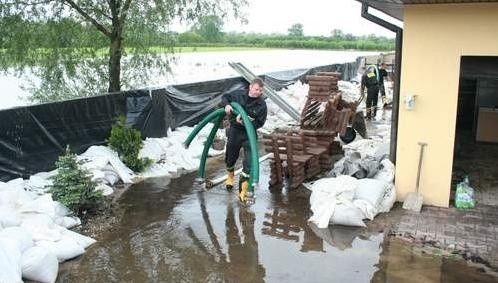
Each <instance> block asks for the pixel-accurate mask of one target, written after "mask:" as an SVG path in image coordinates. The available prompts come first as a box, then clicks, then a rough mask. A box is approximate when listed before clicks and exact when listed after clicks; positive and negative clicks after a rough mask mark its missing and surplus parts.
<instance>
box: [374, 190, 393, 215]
mask: <svg viewBox="0 0 498 283" xmlns="http://www.w3.org/2000/svg"><path fill="white" fill-rule="evenodd" d="M395 202H396V188H395V187H394V184H393V183H390V184H389V185H388V186H387V189H386V192H385V194H384V196H383V197H382V201H381V203H380V205H379V208H378V211H377V213H385V212H389V211H391V208H393V205H394V203H395Z"/></svg>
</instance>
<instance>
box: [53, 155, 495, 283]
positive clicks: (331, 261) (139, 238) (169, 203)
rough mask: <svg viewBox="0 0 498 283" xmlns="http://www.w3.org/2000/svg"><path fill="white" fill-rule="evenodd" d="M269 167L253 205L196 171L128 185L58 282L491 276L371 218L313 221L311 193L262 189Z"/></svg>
mask: <svg viewBox="0 0 498 283" xmlns="http://www.w3.org/2000/svg"><path fill="white" fill-rule="evenodd" d="M215 163H216V162H215ZM217 163H218V164H213V163H212V162H211V163H209V168H212V169H213V168H222V167H221V164H220V162H219V161H218V162H217ZM268 171H269V167H268V162H263V163H262V164H261V178H260V186H261V189H260V190H259V191H258V192H256V203H255V205H253V206H251V207H244V206H241V205H239V203H238V201H237V197H236V194H235V192H227V191H226V190H225V189H224V188H223V186H218V187H214V188H213V189H211V190H209V191H202V190H200V189H199V188H198V187H195V186H194V185H193V183H194V178H195V176H196V173H195V172H194V173H191V174H187V175H184V176H182V177H180V178H177V179H173V180H168V179H149V180H146V181H145V182H143V183H140V184H137V185H134V186H133V187H131V188H130V189H129V190H128V191H127V192H126V193H125V194H124V195H123V196H122V197H121V199H120V200H119V206H120V207H121V208H122V209H123V216H122V218H121V220H120V222H118V225H116V226H115V227H114V228H113V229H112V230H109V231H106V232H104V234H103V235H101V237H99V241H98V242H97V243H96V244H94V245H92V246H91V247H90V248H89V249H88V250H87V252H86V253H85V254H84V255H82V256H81V257H79V258H78V259H75V260H72V261H69V262H66V263H64V264H63V265H61V268H60V272H59V277H58V282H300V283H302V282H369V281H371V282H496V278H493V277H490V276H488V275H485V274H482V273H480V272H479V271H478V270H477V268H472V267H469V266H467V265H466V263H465V262H463V261H461V260H457V259H445V258H442V257H437V256H428V255H425V254H423V253H422V252H420V251H417V250H415V249H414V248H413V247H411V246H409V245H407V244H406V243H403V242H400V241H399V240H391V239H390V238H388V237H387V236H386V232H385V231H383V229H381V228H379V227H380V226H376V225H375V223H371V225H368V228H350V227H331V226H330V227H329V228H328V229H317V228H316V227H314V226H312V225H310V224H308V223H307V219H308V218H309V216H310V209H309V203H308V198H309V192H307V191H306V189H304V188H298V189H296V190H294V191H291V192H287V191H286V190H285V189H284V190H277V191H273V192H272V191H269V190H268V189H267V184H268V173H269V172H268ZM208 174H209V175H211V176H213V175H215V176H219V175H221V174H223V170H222V169H217V170H211V172H208ZM374 222H375V221H374Z"/></svg>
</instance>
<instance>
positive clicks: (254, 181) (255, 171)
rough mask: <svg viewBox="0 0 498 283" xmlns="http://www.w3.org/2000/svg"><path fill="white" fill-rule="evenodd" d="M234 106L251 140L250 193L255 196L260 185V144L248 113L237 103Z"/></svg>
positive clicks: (233, 103)
mask: <svg viewBox="0 0 498 283" xmlns="http://www.w3.org/2000/svg"><path fill="white" fill-rule="evenodd" d="M230 105H232V107H233V109H234V110H235V111H234V112H235V113H236V114H239V115H240V117H241V118H242V121H243V122H244V127H245V128H246V133H247V137H248V138H249V146H250V147H251V175H250V177H249V184H250V186H249V191H250V192H251V193H253V194H254V188H255V187H257V186H258V184H259V156H258V155H259V153H258V143H257V141H256V140H257V138H256V131H255V130H254V126H253V125H252V122H251V120H249V117H248V116H247V113H246V111H245V110H244V108H242V106H240V104H238V103H236V102H232V103H230Z"/></svg>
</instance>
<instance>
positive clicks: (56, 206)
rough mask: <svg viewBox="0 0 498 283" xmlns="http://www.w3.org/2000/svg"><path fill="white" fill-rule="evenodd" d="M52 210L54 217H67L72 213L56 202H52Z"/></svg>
mask: <svg viewBox="0 0 498 283" xmlns="http://www.w3.org/2000/svg"><path fill="white" fill-rule="evenodd" d="M54 210H55V216H56V217H62V216H68V215H70V214H72V211H71V210H69V208H67V207H66V206H65V205H63V204H62V203H60V202H58V201H54Z"/></svg>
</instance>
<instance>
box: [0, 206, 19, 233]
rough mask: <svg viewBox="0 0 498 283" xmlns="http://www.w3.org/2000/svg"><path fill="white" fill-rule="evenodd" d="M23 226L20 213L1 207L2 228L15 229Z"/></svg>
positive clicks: (8, 207)
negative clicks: (14, 227)
mask: <svg viewBox="0 0 498 283" xmlns="http://www.w3.org/2000/svg"><path fill="white" fill-rule="evenodd" d="M20 224H21V218H20V216H19V213H18V212H17V211H16V210H15V209H14V208H12V207H10V206H1V207H0V227H4V228H6V227H13V226H19V225H20Z"/></svg>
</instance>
